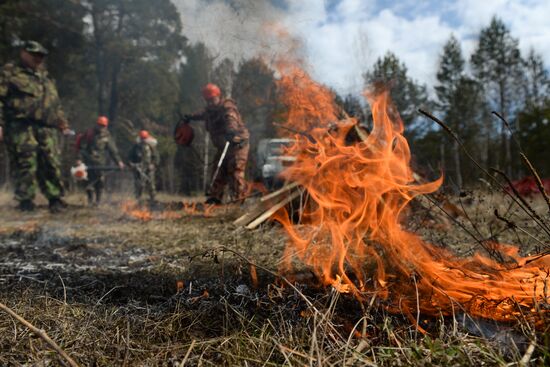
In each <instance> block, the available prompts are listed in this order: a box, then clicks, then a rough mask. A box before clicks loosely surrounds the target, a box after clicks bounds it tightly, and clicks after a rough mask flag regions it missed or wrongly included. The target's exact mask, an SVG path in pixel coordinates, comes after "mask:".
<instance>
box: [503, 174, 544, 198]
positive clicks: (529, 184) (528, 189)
mask: <svg viewBox="0 0 550 367" xmlns="http://www.w3.org/2000/svg"><path fill="white" fill-rule="evenodd" d="M541 181H542V186H543V187H544V190H545V191H546V192H547V193H548V194H550V179H548V178H544V179H541ZM512 186H513V187H514V189H516V191H517V192H518V193H519V194H520V195H521V196H533V195H537V194H540V191H539V188H538V187H537V182H536V181H535V178H534V177H531V176H527V177H524V178H522V179H521V180H516V181H512ZM506 190H507V191H508V192H511V188H510V187H507V188H506Z"/></svg>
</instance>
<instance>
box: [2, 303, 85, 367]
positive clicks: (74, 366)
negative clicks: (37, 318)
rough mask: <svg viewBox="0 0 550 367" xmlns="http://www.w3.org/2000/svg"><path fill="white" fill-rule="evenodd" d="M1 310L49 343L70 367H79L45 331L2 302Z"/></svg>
mask: <svg viewBox="0 0 550 367" xmlns="http://www.w3.org/2000/svg"><path fill="white" fill-rule="evenodd" d="M0 309H2V310H4V311H5V312H7V313H8V314H9V315H10V316H11V317H13V318H14V319H16V320H17V321H19V322H20V323H21V324H23V325H24V326H25V327H27V328H28V329H30V330H31V331H32V332H33V333H35V334H36V335H38V336H39V337H40V338H42V340H44V341H45V342H46V343H48V344H49V345H50V346H51V347H52V348H53V349H54V350H55V351H56V352H57V353H58V354H59V355H60V356H61V357H63V359H65V361H67V363H69V366H71V367H79V364H78V363H76V362H75V360H74V359H72V358H71V357H70V356H69V355H68V354H67V353H66V352H65V351H64V350H63V349H61V347H60V346H59V345H58V344H57V343H56V342H54V341H53V340H52V339H51V338H50V337H49V336H48V334H46V332H45V331H44V330H41V329H39V328H37V327H36V326H34V325H33V324H31V323H30V322H28V321H27V320H25V319H24V318H23V317H22V316H19V315H18V314H17V313H15V311H13V310H12V309H11V308H9V307H8V306H6V305H5V304H3V303H2V302H0Z"/></svg>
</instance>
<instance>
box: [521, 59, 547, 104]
mask: <svg viewBox="0 0 550 367" xmlns="http://www.w3.org/2000/svg"><path fill="white" fill-rule="evenodd" d="M524 67H525V74H526V78H525V79H526V83H525V95H526V105H527V108H529V109H533V108H540V107H542V106H543V104H544V102H545V101H546V100H547V99H548V98H549V97H550V78H549V76H548V71H547V70H546V68H545V67H544V61H543V59H542V56H541V55H540V54H538V53H536V52H535V50H534V49H531V50H530V51H529V55H527V59H526V60H525V62H524Z"/></svg>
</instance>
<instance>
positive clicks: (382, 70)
mask: <svg viewBox="0 0 550 367" xmlns="http://www.w3.org/2000/svg"><path fill="white" fill-rule="evenodd" d="M363 78H364V81H365V85H366V88H367V89H372V88H373V87H374V88H375V89H376V88H380V87H381V88H389V90H390V95H391V99H392V101H393V106H391V107H390V114H391V115H392V118H394V119H397V118H399V116H401V119H402V121H403V123H404V126H405V135H406V136H407V138H408V139H409V141H410V143H411V144H412V145H414V144H415V141H416V140H417V139H419V138H421V137H422V135H423V134H425V132H426V128H425V126H426V124H425V122H424V121H421V120H420V119H419V116H418V112H417V109H418V108H421V107H423V108H428V109H429V106H430V105H431V102H430V100H429V98H428V93H427V89H426V86H425V85H421V84H419V83H417V82H416V81H414V80H413V79H412V78H410V77H409V76H408V74H407V67H406V66H405V64H404V63H402V62H401V61H400V60H399V59H398V58H397V56H396V55H395V54H393V53H391V52H388V53H386V55H385V56H384V57H383V58H379V59H378V60H377V61H376V62H375V64H374V66H373V68H372V70H370V71H368V72H366V73H365V74H364V75H363ZM375 92H376V91H375Z"/></svg>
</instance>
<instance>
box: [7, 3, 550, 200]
mask: <svg viewBox="0 0 550 367" xmlns="http://www.w3.org/2000/svg"><path fill="white" fill-rule="evenodd" d="M25 39H33V40H37V41H39V42H41V43H42V44H43V45H44V46H46V48H48V49H49V50H50V51H51V52H50V56H49V57H48V62H47V63H48V70H49V73H50V74H51V75H52V76H53V78H54V79H55V80H56V83H57V87H58V90H59V93H60V96H61V99H62V102H63V106H64V109H65V112H66V114H67V116H68V117H69V120H70V123H71V125H72V128H74V129H75V130H77V131H84V130H86V129H87V128H88V127H91V126H93V124H94V123H95V119H96V118H97V116H98V115H106V116H108V117H109V119H110V121H111V124H110V129H111V130H112V132H113V135H114V136H115V138H116V140H117V143H118V145H119V148H120V150H121V152H123V153H124V152H126V151H127V150H128V149H129V147H130V146H131V144H132V143H133V141H134V140H135V136H136V132H137V131H138V130H140V129H147V130H149V131H150V132H151V133H152V134H153V135H154V136H155V137H157V139H158V140H159V147H160V154H161V161H162V163H161V168H160V172H159V175H158V176H159V179H160V182H159V187H160V188H161V189H162V190H165V191H168V192H178V193H184V194H190V193H193V192H199V191H201V190H202V188H203V187H204V185H205V182H204V181H205V180H204V178H205V176H204V163H205V159H206V160H207V161H209V160H210V159H211V158H212V156H213V155H212V154H205V153H208V151H209V149H208V147H207V145H206V141H207V139H205V132H204V129H203V128H202V125H201V124H197V125H195V132H196V136H195V141H194V143H193V145H192V147H178V146H176V145H175V144H174V142H173V140H172V129H173V126H174V124H175V123H176V122H177V121H178V120H179V119H180V116H182V115H183V114H186V113H190V112H194V111H197V110H199V109H201V108H202V107H203V101H202V97H201V94H200V90H201V88H202V86H203V85H205V84H206V83H208V82H213V83H216V84H218V85H219V86H220V87H221V88H222V90H223V91H224V93H225V94H226V95H229V96H231V98H234V99H235V100H236V102H237V104H238V106H239V108H240V111H241V114H242V116H243V119H244V121H245V122H246V124H247V126H248V128H249V130H250V133H251V153H250V161H249V166H250V167H249V172H248V175H249V178H250V179H253V178H254V176H255V169H256V167H255V153H254V152H255V147H256V146H257V144H258V141H259V140H260V139H262V138H266V137H274V136H275V128H274V126H273V124H272V123H273V121H274V120H275V119H276V118H277V114H278V112H280V111H278V109H279V108H280V106H278V105H277V89H276V83H275V82H276V79H275V78H276V73H275V71H274V70H273V68H272V67H271V66H270V65H269V64H268V63H266V62H264V61H263V60H262V59H261V58H252V59H246V60H241V61H239V62H237V63H235V62H234V61H232V60H231V59H227V58H223V57H220V56H218V55H215V54H214V53H213V52H212V51H211V50H209V49H208V47H207V46H206V45H205V44H203V43H190V42H189V41H188V39H187V38H186V37H185V24H182V23H181V17H180V14H179V13H178V11H177V9H176V7H175V5H174V4H173V3H172V2H171V1H169V0H157V1H149V0H94V1H86V0H82V1H78V0H70V1H68V0H28V1H24V2H23V1H16V0H7V1H3V2H2V3H1V4H0V63H1V64H4V63H6V62H10V61H14V60H17V55H18V49H17V43H18V41H19V40H25ZM437 61H438V66H437V68H436V69H435V70H434V75H435V76H436V80H437V82H436V84H435V85H434V86H430V87H428V86H427V85H423V84H421V83H419V82H417V81H416V80H414V79H413V78H412V77H411V76H410V75H409V73H408V69H407V66H406V65H405V64H404V63H403V62H402V61H401V60H399V58H398V56H397V55H395V54H394V53H393V52H391V51H388V52H387V53H386V54H385V55H384V56H383V57H380V58H379V59H377V60H376V61H375V62H374V64H373V65H365V73H364V74H363V75H362V76H361V77H362V78H363V80H364V83H365V88H367V87H369V86H372V85H378V84H379V82H382V84H384V85H387V86H389V88H390V93H391V96H392V99H393V101H394V103H395V107H396V110H397V111H398V112H399V113H400V115H401V118H402V120H403V122H404V124H405V129H406V135H407V137H408V138H409V141H410V144H411V147H412V154H413V165H414V166H415V169H416V170H418V171H419V172H420V173H422V174H424V175H425V176H428V177H433V176H437V175H439V173H440V172H441V171H444V172H445V176H446V184H447V185H448V186H449V187H453V188H460V187H463V186H470V185H474V184H476V183H478V182H479V181H478V179H479V177H480V176H481V173H480V172H479V170H477V169H475V164H474V163H473V162H472V161H471V160H470V159H468V158H467V157H466V155H465V154H464V152H463V150H462V147H461V146H460V144H458V143H457V142H456V141H454V140H453V139H452V138H451V137H450V136H449V134H448V133H447V132H445V131H443V129H441V128H439V127H438V126H437V125H435V124H434V123H433V122H431V121H429V120H427V119H426V118H425V117H422V116H421V115H420V114H419V113H418V111H417V110H418V108H424V109H426V110H428V111H432V112H433V113H434V114H435V115H437V116H438V117H440V118H441V119H442V120H443V121H445V122H446V123H447V124H448V125H449V127H450V128H451V129H452V130H453V131H454V132H455V133H456V134H457V135H458V137H459V138H460V140H461V141H462V144H463V146H464V147H465V148H466V149H467V150H468V151H469V152H470V155H471V156H472V157H473V158H474V159H475V160H476V161H477V162H478V163H479V164H481V165H482V166H483V167H487V168H489V167H496V168H499V169H501V170H503V171H505V172H506V173H507V174H508V175H509V176H510V177H511V178H519V177H522V176H524V175H526V174H527V171H526V169H525V168H524V167H523V165H522V162H521V160H520V158H519V152H521V151H523V152H525V154H526V155H527V156H528V157H529V159H530V160H531V162H532V163H533V165H534V166H535V167H536V168H537V169H538V170H539V172H540V173H541V175H542V176H548V175H550V164H549V163H548V162H547V161H546V156H548V155H549V154H550V144H547V142H548V141H550V124H549V119H550V84H549V78H548V72H547V70H546V69H545V66H544V60H543V59H542V56H541V55H540V54H539V53H537V51H536V50H534V49H533V50H531V51H530V52H529V53H527V54H522V53H521V51H520V49H519V39H517V38H515V37H514V35H513V34H512V33H511V31H510V30H509V28H508V27H507V26H506V25H505V23H504V22H503V21H502V20H500V19H499V18H498V17H494V18H493V19H492V20H491V21H490V23H489V24H487V25H486V26H485V27H484V28H482V29H481V31H480V33H479V35H478V39H477V42H476V47H475V49H474V51H473V53H472V54H471V55H465V54H464V53H463V52H462V50H461V45H460V42H459V41H458V40H457V39H456V38H455V36H453V35H450V36H449V39H448V41H447V42H446V43H445V45H444V46H443V48H442V49H441V52H440V56H439V60H437ZM429 88H433V89H429ZM360 98H361V97H360V96H355V95H344V96H339V95H338V94H337V93H336V92H335V99H336V101H337V103H338V104H340V106H341V107H343V108H344V109H345V110H346V112H347V113H348V114H350V115H352V116H355V117H357V118H358V119H360V120H361V121H362V122H363V123H364V124H365V125H366V126H367V127H368V126H369V125H370V124H371V121H370V114H369V110H368V107H367V106H366V105H365V104H364V103H363V102H362V101H361V99H360ZM491 111H497V112H499V113H500V114H501V115H502V116H503V117H504V118H505V119H506V120H507V121H508V122H509V128H508V127H507V126H505V125H504V124H503V123H502V122H501V121H500V120H499V119H497V118H496V117H495V116H494V115H493V114H491ZM72 145H73V144H72V142H71V141H70V140H66V141H64V147H63V149H64V160H63V161H64V170H65V171H66V172H67V171H68V169H69V167H70V165H71V164H72V163H74V156H75V152H74V148H73V147H72ZM210 153H212V152H210ZM6 162H7V160H6V153H5V150H4V149H3V148H2V149H0V183H4V182H5V181H6V177H7V176H8V165H7V163H6ZM210 164H211V162H210Z"/></svg>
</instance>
